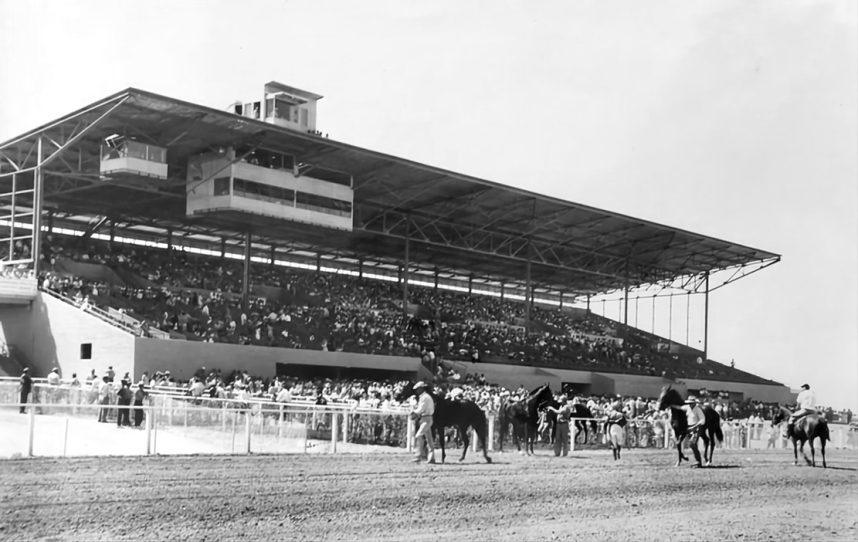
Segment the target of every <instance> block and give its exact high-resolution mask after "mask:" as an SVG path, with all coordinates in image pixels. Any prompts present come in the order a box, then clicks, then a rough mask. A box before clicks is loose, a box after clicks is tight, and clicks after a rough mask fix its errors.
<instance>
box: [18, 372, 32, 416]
mask: <svg viewBox="0 0 858 542" xmlns="http://www.w3.org/2000/svg"><path fill="white" fill-rule="evenodd" d="M18 388H19V391H20V392H21V393H20V396H19V398H18V402H19V403H21V407H20V410H19V412H20V413H21V414H25V413H26V412H27V407H26V406H25V405H26V403H28V402H29V398H30V392H32V391H33V377H31V376H30V368H29V367H24V372H22V373H21V380H20V384H19V385H18Z"/></svg>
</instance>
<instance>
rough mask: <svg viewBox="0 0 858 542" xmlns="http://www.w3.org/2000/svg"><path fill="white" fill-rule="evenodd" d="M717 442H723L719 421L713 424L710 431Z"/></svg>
mask: <svg viewBox="0 0 858 542" xmlns="http://www.w3.org/2000/svg"><path fill="white" fill-rule="evenodd" d="M712 432H713V433H714V434H715V438H716V439H718V442H724V433H723V432H722V431H721V420H718V421H716V422H715V428H714V429H713V430H712Z"/></svg>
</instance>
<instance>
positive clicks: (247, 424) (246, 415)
mask: <svg viewBox="0 0 858 542" xmlns="http://www.w3.org/2000/svg"><path fill="white" fill-rule="evenodd" d="M244 439H245V447H244V453H246V454H249V453H250V410H249V409H248V411H247V412H245V413H244Z"/></svg>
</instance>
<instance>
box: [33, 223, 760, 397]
mask: <svg viewBox="0 0 858 542" xmlns="http://www.w3.org/2000/svg"><path fill="white" fill-rule="evenodd" d="M45 254H46V259H47V260H48V261H47V262H46V265H45V268H46V269H47V270H48V271H47V272H46V273H45V274H44V275H43V276H42V277H40V283H41V285H42V288H44V289H51V290H54V291H57V292H59V293H61V294H63V295H65V296H67V297H71V298H73V299H75V300H76V301H77V302H78V303H88V304H92V305H96V306H99V307H102V308H107V307H110V308H112V309H116V310H120V311H123V312H125V313H126V314H128V315H130V316H132V317H133V318H136V319H137V320H139V321H140V322H142V328H143V329H142V330H141V332H142V333H144V334H145V333H146V332H147V330H150V331H152V332H154V331H155V330H160V331H162V332H166V333H170V334H171V335H173V336H175V337H180V338H185V339H188V340H199V341H209V342H229V343H236V344H255V345H264V346H275V347H289V348H305V349H315V350H329V351H346V352H359V353H368V354H387V355H409V356H420V355H421V354H423V353H425V352H427V351H433V352H435V353H436V354H437V355H438V356H439V357H440V358H442V359H450V360H460V361H481V362H492V363H507V364H523V365H537V366H543V367H557V368H565V369H580V370H598V371H606V372H618V373H631V374H642V375H655V376H666V377H669V378H677V377H684V378H700V379H719V380H733V381H742V382H755V383H756V382H760V383H761V382H767V381H765V380H763V379H761V378H759V377H756V376H754V375H750V374H748V373H744V372H741V371H737V370H735V369H732V368H730V367H727V366H725V365H721V364H718V363H715V362H713V361H710V360H705V361H703V360H701V363H698V362H697V360H698V358H699V356H700V353H699V352H697V351H694V350H691V349H686V350H685V351H683V352H681V353H670V352H667V351H665V350H664V349H663V348H662V346H664V344H663V343H665V342H666V341H665V340H664V339H662V338H660V337H657V336H654V335H650V334H647V333H645V332H643V331H641V330H635V329H632V330H622V329H620V328H621V327H622V326H620V325H619V324H618V323H617V322H613V321H611V320H608V319H605V318H602V317H599V316H596V315H594V314H591V313H583V311H570V310H560V309H557V308H548V307H544V306H540V305H534V306H533V307H532V310H531V311H530V320H529V321H526V320H525V315H526V314H527V311H526V307H525V304H524V303H523V302H520V301H514V300H509V299H504V300H502V299H500V298H496V297H490V296H485V295H469V294H467V293H464V292H456V291H448V290H443V289H437V290H436V289H433V288H426V287H418V286H412V287H411V288H409V299H408V304H407V308H408V310H407V311H405V310H403V305H402V303H403V300H402V290H401V287H400V285H399V284H397V283H394V282H387V281H382V280H370V279H362V278H358V277H355V276H352V275H346V274H330V273H316V272H314V271H307V270H303V269H297V268H288V267H281V266H277V267H274V266H271V265H267V264H260V263H253V264H251V269H250V271H251V283H252V284H253V290H252V292H253V296H252V299H251V303H250V306H249V307H248V309H247V311H243V310H242V307H241V293H240V292H241V277H242V262H239V261H237V260H234V259H229V258H219V257H213V256H207V255H199V254H191V253H185V252H181V251H176V250H172V251H168V250H164V249H159V248H152V247H145V246H140V245H127V244H121V243H113V244H112V245H111V244H109V243H107V242H105V241H100V240H94V239H82V238H75V237H68V236H52V237H49V238H48V239H46V250H45Z"/></svg>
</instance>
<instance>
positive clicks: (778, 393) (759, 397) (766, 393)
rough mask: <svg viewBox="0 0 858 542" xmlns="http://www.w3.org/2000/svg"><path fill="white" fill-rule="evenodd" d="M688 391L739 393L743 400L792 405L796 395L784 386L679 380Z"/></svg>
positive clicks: (689, 379)
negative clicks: (704, 390)
mask: <svg viewBox="0 0 858 542" xmlns="http://www.w3.org/2000/svg"><path fill="white" fill-rule="evenodd" d="M679 382H682V383H684V384H685V385H686V386H687V387H688V389H692V390H699V389H707V390H710V391H731V392H736V393H741V394H742V395H743V396H744V398H745V399H754V400H756V401H764V402H767V403H775V402H776V403H792V402H795V396H796V394H794V393H792V392H791V391H790V390H789V388H787V387H786V386H780V385H777V384H746V383H743V382H721V381H719V380H697V379H691V378H687V379H680V380H679Z"/></svg>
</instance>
